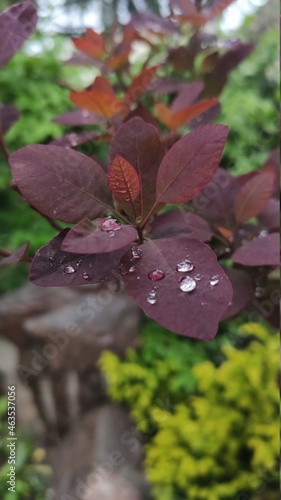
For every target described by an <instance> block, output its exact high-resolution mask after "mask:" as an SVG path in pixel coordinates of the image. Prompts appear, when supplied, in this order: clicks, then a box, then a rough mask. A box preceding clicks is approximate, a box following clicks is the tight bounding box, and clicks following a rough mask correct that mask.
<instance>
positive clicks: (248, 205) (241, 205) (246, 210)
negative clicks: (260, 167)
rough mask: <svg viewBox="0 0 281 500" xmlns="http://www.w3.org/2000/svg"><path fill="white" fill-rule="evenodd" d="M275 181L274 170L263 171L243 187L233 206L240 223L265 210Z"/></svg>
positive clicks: (237, 220)
mask: <svg viewBox="0 0 281 500" xmlns="http://www.w3.org/2000/svg"><path fill="white" fill-rule="evenodd" d="M274 181H275V175H274V173H273V172H261V173H258V174H256V175H255V176H254V177H253V178H252V179H250V180H249V181H247V182H246V183H245V184H244V185H243V186H242V187H241V189H240V190H239V191H238V193H237V195H236V197H235V200H234V207H233V210H234V215H235V217H236V222H237V223H238V224H241V223H243V222H247V221H248V220H249V219H251V218H252V217H255V216H256V215H258V214H259V213H260V212H261V211H262V210H263V208H264V207H265V206H266V205H267V203H268V201H269V198H270V197H271V195H272V193H273V189H274Z"/></svg>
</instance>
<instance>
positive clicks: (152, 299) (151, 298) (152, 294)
mask: <svg viewBox="0 0 281 500" xmlns="http://www.w3.org/2000/svg"><path fill="white" fill-rule="evenodd" d="M146 300H147V302H148V303H149V304H151V305H153V304H156V302H157V298H156V292H155V290H151V292H149V295H148V297H147V299H146Z"/></svg>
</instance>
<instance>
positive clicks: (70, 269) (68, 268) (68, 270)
mask: <svg viewBox="0 0 281 500" xmlns="http://www.w3.org/2000/svg"><path fill="white" fill-rule="evenodd" d="M63 272H64V273H65V274H73V273H76V269H74V267H72V266H65V267H64V268H63Z"/></svg>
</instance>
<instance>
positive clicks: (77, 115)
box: [53, 109, 103, 127]
mask: <svg viewBox="0 0 281 500" xmlns="http://www.w3.org/2000/svg"><path fill="white" fill-rule="evenodd" d="M53 122H55V123H58V124H59V125H66V126H67V127H80V126H83V125H100V124H101V123H102V122H103V119H102V118H101V116H99V115H97V114H96V113H91V111H87V110H86V109H83V110H80V109H78V110H75V111H68V112H67V113H63V114H62V115H60V116H58V117H57V118H54V120H53Z"/></svg>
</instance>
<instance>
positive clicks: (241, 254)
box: [232, 233, 280, 267]
mask: <svg viewBox="0 0 281 500" xmlns="http://www.w3.org/2000/svg"><path fill="white" fill-rule="evenodd" d="M279 241H280V237H279V233H272V234H269V235H268V236H264V237H262V238H261V237H260V238H254V239H253V240H252V241H250V243H246V245H243V246H242V247H240V248H238V250H236V251H235V252H234V254H233V255H232V260H233V262H236V264H242V265H243V266H251V267H252V266H279V263H280V244H279Z"/></svg>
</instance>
